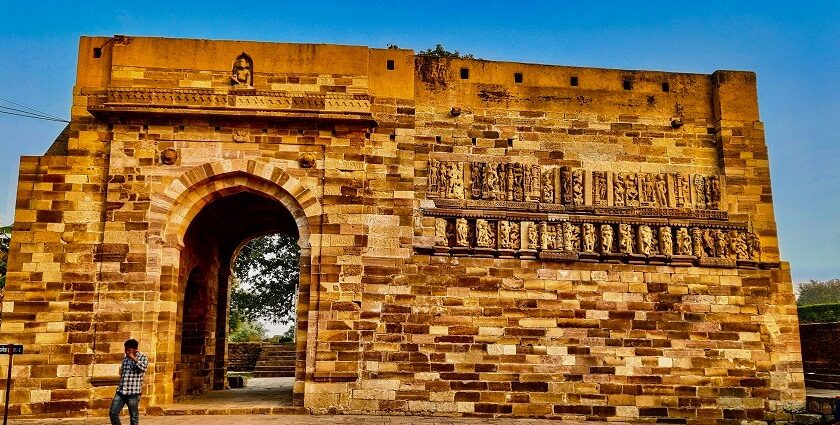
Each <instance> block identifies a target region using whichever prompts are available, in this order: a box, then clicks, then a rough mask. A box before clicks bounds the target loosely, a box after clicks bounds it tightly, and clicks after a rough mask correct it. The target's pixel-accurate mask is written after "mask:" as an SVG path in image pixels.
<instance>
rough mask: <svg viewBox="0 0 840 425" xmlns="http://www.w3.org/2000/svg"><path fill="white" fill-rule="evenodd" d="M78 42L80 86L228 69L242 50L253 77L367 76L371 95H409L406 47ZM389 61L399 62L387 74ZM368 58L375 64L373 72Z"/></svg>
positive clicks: (92, 39) (172, 40)
mask: <svg viewBox="0 0 840 425" xmlns="http://www.w3.org/2000/svg"><path fill="white" fill-rule="evenodd" d="M79 44H80V47H79V67H78V75H77V84H78V86H80V87H85V88H104V87H107V86H109V85H110V78H109V77H108V76H107V75H104V74H107V73H108V71H107V70H109V69H113V68H117V67H126V68H128V67H130V68H143V69H166V70H185V71H190V70H193V71H213V72H231V70H232V66H233V62H234V61H235V59H236V58H237V56H239V55H240V54H241V53H246V54H247V55H248V56H249V57H250V58H251V59H252V60H253V62H254V64H253V71H254V73H255V74H257V75H259V74H263V75H265V74H299V75H330V74H333V75H348V76H368V77H369V79H370V81H369V89H370V91H371V94H373V95H380V96H385V97H412V96H413V85H414V82H413V74H414V72H413V52H412V51H411V50H405V49H370V48H368V47H364V46H343V45H333V44H298V43H273V42H257V41H227V40H202V39H182V38H158V37H132V36H114V37H82V38H81V40H80V43H79ZM388 60H393V61H394V63H395V64H398V65H399V66H398V67H396V69H394V70H393V71H390V72H389V74H387V75H386V74H384V73H383V71H385V70H386V64H387V61H388ZM371 62H376V63H377V65H379V66H377V67H376V69H375V70H372V69H371ZM380 62H381V63H380ZM408 65H411V67H409V66H408ZM380 68H381V70H380ZM386 76H387V77H388V79H387V81H383V80H386V79H385V77H386Z"/></svg>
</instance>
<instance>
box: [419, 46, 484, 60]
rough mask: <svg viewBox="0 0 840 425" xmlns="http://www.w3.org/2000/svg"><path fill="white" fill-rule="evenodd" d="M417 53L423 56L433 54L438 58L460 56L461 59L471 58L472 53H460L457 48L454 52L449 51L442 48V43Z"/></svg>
mask: <svg viewBox="0 0 840 425" xmlns="http://www.w3.org/2000/svg"><path fill="white" fill-rule="evenodd" d="M418 54H419V55H423V56H434V57H438V58H462V59H472V58H473V55H472V54H466V55H462V54H461V53H460V52H458V51H457V50H456V51H454V52H450V51H449V50H446V49H444V48H443V45H441V44H438V45H436V46H435V48H434V49H426V50H425V51H421V52H419V53H418Z"/></svg>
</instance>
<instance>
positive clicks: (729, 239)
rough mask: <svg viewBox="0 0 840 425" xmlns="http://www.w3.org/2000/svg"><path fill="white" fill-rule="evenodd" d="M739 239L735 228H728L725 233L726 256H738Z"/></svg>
mask: <svg viewBox="0 0 840 425" xmlns="http://www.w3.org/2000/svg"><path fill="white" fill-rule="evenodd" d="M740 239H741V238H740V236H739V235H738V231H737V230H730V231H729V233H728V234H727V235H726V256H727V257H728V258H735V259H737V258H738V241H739V240H740Z"/></svg>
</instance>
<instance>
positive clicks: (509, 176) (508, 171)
mask: <svg viewBox="0 0 840 425" xmlns="http://www.w3.org/2000/svg"><path fill="white" fill-rule="evenodd" d="M503 165H504V167H505V168H504V175H505V199H507V200H508V201H512V200H513V186H514V184H513V164H503Z"/></svg>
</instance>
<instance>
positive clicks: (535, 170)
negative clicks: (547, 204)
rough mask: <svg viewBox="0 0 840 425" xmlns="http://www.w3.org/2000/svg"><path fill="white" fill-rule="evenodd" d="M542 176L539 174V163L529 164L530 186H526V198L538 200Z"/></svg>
mask: <svg viewBox="0 0 840 425" xmlns="http://www.w3.org/2000/svg"><path fill="white" fill-rule="evenodd" d="M541 178H542V176H541V175H540V166H539V165H532V166H531V176H530V186H529V188H528V200H529V201H539V200H540V193H541V192H540V179H541Z"/></svg>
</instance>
